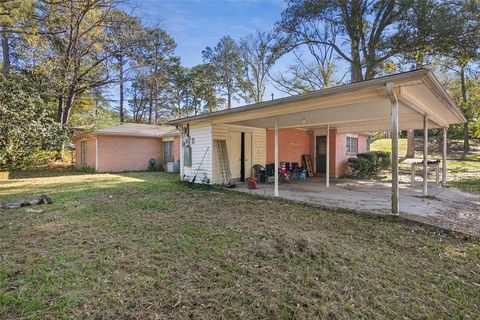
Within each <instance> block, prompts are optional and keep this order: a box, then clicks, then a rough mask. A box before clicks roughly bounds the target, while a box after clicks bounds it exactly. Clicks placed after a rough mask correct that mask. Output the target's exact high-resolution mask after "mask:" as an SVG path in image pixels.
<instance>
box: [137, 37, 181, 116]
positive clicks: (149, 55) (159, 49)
mask: <svg viewBox="0 0 480 320" xmlns="http://www.w3.org/2000/svg"><path fill="white" fill-rule="evenodd" d="M175 47H176V44H175V41H174V40H173V38H172V37H170V36H169V35H168V34H167V33H166V32H165V30H163V29H161V28H146V29H145V33H144V42H143V44H142V47H141V52H140V57H139V63H140V68H142V69H143V76H142V77H143V79H142V81H143V82H144V86H141V88H143V89H147V90H148V93H147V97H148V123H152V119H153V117H154V116H155V120H157V118H158V111H159V107H160V105H159V102H160V101H161V100H162V98H161V94H162V92H163V93H165V91H168V90H169V89H170V88H171V87H170V86H171V77H170V71H171V70H172V69H173V68H174V65H175V64H177V63H178V58H177V57H174V56H173V52H174V50H175Z"/></svg>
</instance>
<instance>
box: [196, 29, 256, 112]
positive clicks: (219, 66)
mask: <svg viewBox="0 0 480 320" xmlns="http://www.w3.org/2000/svg"><path fill="white" fill-rule="evenodd" d="M202 55H203V60H204V61H205V62H208V63H209V64H211V65H213V66H214V68H215V72H216V74H217V77H218V86H219V88H220V90H221V91H222V93H223V94H224V95H225V97H226V99H227V108H228V109H230V108H231V106H232V99H235V100H238V97H244V96H242V94H243V93H244V92H245V91H248V90H247V88H248V87H249V86H251V83H250V82H249V81H247V80H245V76H246V74H245V62H244V61H243V60H242V58H241V51H240V47H239V46H238V45H237V43H236V42H235V40H233V39H232V38H231V37H230V36H224V37H223V38H222V39H220V41H219V42H218V44H217V45H216V46H215V48H213V49H212V48H210V47H207V48H205V50H203V51H202Z"/></svg>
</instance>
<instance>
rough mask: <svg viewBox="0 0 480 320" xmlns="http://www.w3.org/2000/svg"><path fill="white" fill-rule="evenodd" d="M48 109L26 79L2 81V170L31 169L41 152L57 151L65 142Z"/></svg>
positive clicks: (18, 77)
mask: <svg viewBox="0 0 480 320" xmlns="http://www.w3.org/2000/svg"><path fill="white" fill-rule="evenodd" d="M49 109H51V108H49V107H48V105H47V103H46V102H45V101H44V100H42V99H41V98H40V94H39V93H38V92H36V91H34V90H33V89H32V86H30V84H29V82H28V81H27V80H26V79H25V78H23V77H20V76H12V78H11V79H10V80H5V79H3V78H2V79H0V119H1V121H0V168H2V169H19V168H25V167H28V166H30V165H32V164H33V163H34V162H35V155H36V154H37V153H38V152H40V151H49V150H50V151H52V150H58V149H59V148H60V147H61V145H62V144H63V143H64V142H65V141H66V130H65V129H62V128H60V126H59V125H58V124H57V123H56V122H55V121H54V119H53V117H52V114H51V112H49Z"/></svg>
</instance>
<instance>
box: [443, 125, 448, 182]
mask: <svg viewBox="0 0 480 320" xmlns="http://www.w3.org/2000/svg"><path fill="white" fill-rule="evenodd" d="M447 131H448V128H446V127H445V128H443V132H442V133H443V150H442V151H443V152H442V186H443V187H444V188H445V187H447V143H448V142H447V141H448V139H447Z"/></svg>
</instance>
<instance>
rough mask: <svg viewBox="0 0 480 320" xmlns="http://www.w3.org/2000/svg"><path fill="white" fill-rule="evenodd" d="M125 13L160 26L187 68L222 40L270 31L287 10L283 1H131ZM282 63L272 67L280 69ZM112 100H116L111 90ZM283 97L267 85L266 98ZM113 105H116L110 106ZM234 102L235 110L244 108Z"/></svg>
mask: <svg viewBox="0 0 480 320" xmlns="http://www.w3.org/2000/svg"><path fill="white" fill-rule="evenodd" d="M125 6H126V7H127V8H128V9H127V11H130V10H133V14H134V15H136V16H138V17H139V18H141V20H142V22H143V23H144V25H147V26H155V25H160V26H161V27H162V28H164V29H165V30H166V31H167V32H168V33H169V34H170V35H171V36H172V37H173V38H174V39H175V42H176V43H177V48H176V50H175V54H176V55H177V56H179V57H180V58H181V59H182V64H183V65H184V66H187V67H192V66H194V65H197V64H200V63H203V60H202V50H204V49H205V47H207V46H210V47H214V46H215V45H216V44H217V43H218V41H219V40H220V38H221V37H223V36H225V35H230V36H231V37H233V38H234V39H235V40H239V39H240V38H242V37H245V36H246V35H248V34H249V33H252V32H254V31H255V30H256V29H262V30H268V29H272V28H273V26H274V24H275V22H277V21H278V20H280V18H281V13H282V11H283V10H284V9H285V8H286V2H285V1H284V0H176V1H175V0H143V1H142V0H136V1H135V0H133V1H129V2H126V3H125ZM282 64H283V62H280V63H278V64H277V65H276V66H275V70H278V69H281V68H282ZM110 92H111V95H110V96H111V98H112V99H118V89H117V88H113V89H112V90H111V91H110ZM272 92H273V93H274V94H275V98H279V97H281V96H282V94H281V93H280V92H278V91H277V90H275V89H274V88H273V87H272V86H271V85H267V88H266V92H265V96H266V97H268V98H270V96H271V94H272ZM113 104H115V103H113ZM243 104H244V102H243V101H239V102H234V106H238V105H243ZM113 107H115V106H113Z"/></svg>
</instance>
